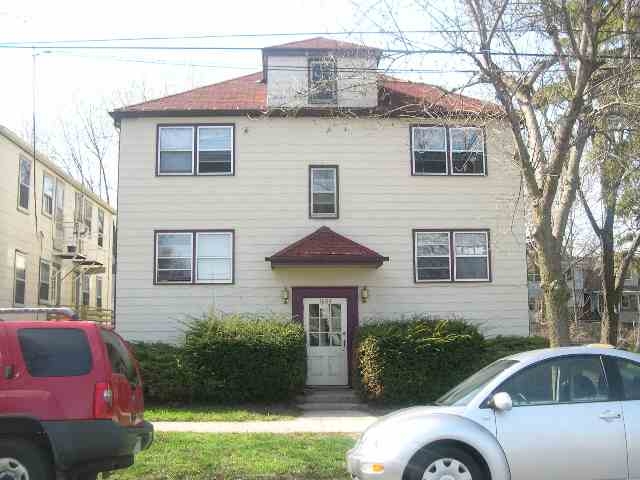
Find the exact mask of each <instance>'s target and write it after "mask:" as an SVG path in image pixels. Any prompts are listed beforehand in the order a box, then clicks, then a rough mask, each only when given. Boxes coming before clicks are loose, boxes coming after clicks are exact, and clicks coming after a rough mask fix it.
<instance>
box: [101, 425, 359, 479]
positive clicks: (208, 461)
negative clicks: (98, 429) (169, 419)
mask: <svg viewBox="0 0 640 480" xmlns="http://www.w3.org/2000/svg"><path fill="white" fill-rule="evenodd" d="M354 443H355V436H349V435H325V434H291V435H278V434H270V433H224V434H212V433H158V434H157V436H156V439H155V442H154V444H153V445H152V446H151V448H150V449H149V450H147V451H145V452H142V453H140V454H139V455H138V456H137V457H136V463H135V465H134V466H132V467H131V468H129V469H127V470H120V471H117V472H114V473H113V474H112V475H111V476H109V480H134V479H136V480H217V479H231V478H234V479H235V478H242V479H245V478H260V479H261V480H266V479H294V478H295V479H305V480H306V479H313V480H317V479H327V480H328V479H347V478H348V474H347V471H346V468H345V459H344V456H345V453H346V452H347V450H348V449H349V448H351V447H352V446H353V445H354Z"/></svg>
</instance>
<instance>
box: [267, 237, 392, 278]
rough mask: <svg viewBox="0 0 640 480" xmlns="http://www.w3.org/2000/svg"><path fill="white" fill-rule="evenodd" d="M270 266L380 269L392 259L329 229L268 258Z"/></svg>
mask: <svg viewBox="0 0 640 480" xmlns="http://www.w3.org/2000/svg"><path fill="white" fill-rule="evenodd" d="M266 260H267V261H270V262H271V266H272V267H274V266H282V265H327V264H333V265H335V264H342V265H370V266H373V267H376V268H377V267H379V266H380V265H382V262H384V261H387V260H389V258H388V257H383V256H382V255H380V254H379V253H377V252H374V251H373V250H371V249H370V248H367V247H365V246H364V245H361V244H359V243H356V242H354V241H353V240H351V239H349V238H347V237H344V236H342V235H340V234H338V233H336V232H334V231H333V230H331V229H330V228H329V227H320V228H319V229H318V230H316V231H315V232H313V233H312V234H310V235H307V236H306V237H304V238H302V239H300V240H298V241H297V242H294V243H292V244H291V245H289V246H287V247H285V248H283V249H282V250H280V251H279V252H277V253H275V254H273V255H272V256H271V257H268V258H267V259H266Z"/></svg>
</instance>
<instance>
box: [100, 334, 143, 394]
mask: <svg viewBox="0 0 640 480" xmlns="http://www.w3.org/2000/svg"><path fill="white" fill-rule="evenodd" d="M100 335H101V336H102V340H103V341H104V344H105V346H106V348H107V355H108V356H109V362H110V363H111V371H112V372H113V373H116V374H120V375H124V376H125V377H126V378H127V380H129V381H130V382H132V383H136V382H137V380H138V374H137V372H136V368H135V365H134V364H133V361H132V359H131V355H130V354H129V351H128V350H127V348H126V347H125V346H124V345H123V344H122V342H121V341H120V339H119V338H118V337H117V336H115V335H114V334H113V333H111V332H108V331H106V330H101V331H100Z"/></svg>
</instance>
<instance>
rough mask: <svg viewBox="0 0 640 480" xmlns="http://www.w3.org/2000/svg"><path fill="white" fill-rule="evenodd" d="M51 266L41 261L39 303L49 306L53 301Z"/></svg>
mask: <svg viewBox="0 0 640 480" xmlns="http://www.w3.org/2000/svg"><path fill="white" fill-rule="evenodd" d="M50 293H51V264H50V263H49V262H47V261H46V260H44V259H40V282H39V284H38V302H39V303H44V304H47V303H49V301H50V300H51V295H50Z"/></svg>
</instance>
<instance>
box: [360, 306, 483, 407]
mask: <svg viewBox="0 0 640 480" xmlns="http://www.w3.org/2000/svg"><path fill="white" fill-rule="evenodd" d="M355 344H356V346H355V348H356V350H355V353H356V354H355V358H356V362H357V363H356V368H355V369H354V371H355V375H356V378H355V381H354V385H358V386H359V391H360V394H361V395H362V396H363V397H364V398H365V399H367V400H370V401H375V402H382V403H391V404H397V403H405V404H411V403H425V402H431V401H433V400H435V399H437V398H438V397H440V396H441V395H442V394H443V393H445V392H446V391H447V390H449V388H451V386H453V385H455V384H456V383H459V382H460V381H462V380H463V379H464V378H466V377H467V376H469V375H470V374H471V373H472V372H473V371H474V370H477V368H478V363H479V362H480V360H481V358H482V353H483V345H484V338H483V337H482V335H481V334H480V333H479V332H478V330H477V328H476V327H474V326H472V325H469V324H468V323H466V322H464V321H461V320H438V319H432V318H429V317H415V318H413V319H410V320H409V321H379V322H377V323H373V324H368V325H364V326H362V327H360V328H359V330H358V333H357V336H356V342H355Z"/></svg>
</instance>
